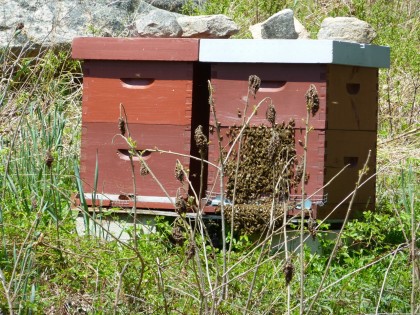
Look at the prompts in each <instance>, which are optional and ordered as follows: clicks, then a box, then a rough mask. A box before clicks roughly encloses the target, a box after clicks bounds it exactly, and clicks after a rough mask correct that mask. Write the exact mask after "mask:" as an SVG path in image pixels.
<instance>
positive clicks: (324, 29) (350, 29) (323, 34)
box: [318, 17, 376, 44]
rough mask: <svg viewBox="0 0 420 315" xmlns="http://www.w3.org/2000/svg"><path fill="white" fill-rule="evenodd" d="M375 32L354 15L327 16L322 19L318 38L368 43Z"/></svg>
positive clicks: (373, 37)
mask: <svg viewBox="0 0 420 315" xmlns="http://www.w3.org/2000/svg"><path fill="white" fill-rule="evenodd" d="M375 37H376V32H375V30H374V29H373V28H372V26H370V25H369V24H368V23H367V22H365V21H362V20H359V19H357V18H355V17H336V18H332V17H328V18H326V19H324V20H323V21H322V24H321V29H320V30H319V32H318V39H332V40H339V41H348V42H356V43H364V44H369V43H371V42H372V40H374V39H375Z"/></svg>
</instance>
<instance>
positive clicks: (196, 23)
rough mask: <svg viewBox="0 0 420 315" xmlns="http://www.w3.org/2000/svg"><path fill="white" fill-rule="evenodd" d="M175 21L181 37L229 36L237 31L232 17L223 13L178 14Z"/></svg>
mask: <svg viewBox="0 0 420 315" xmlns="http://www.w3.org/2000/svg"><path fill="white" fill-rule="evenodd" d="M177 21H178V23H179V25H180V26H181V28H182V37H197V38H229V37H230V36H232V35H234V34H236V33H238V31H239V28H238V26H237V25H236V24H235V23H234V22H233V21H232V19H231V18H229V17H227V16H226V15H223V14H216V15H200V16H180V17H178V19H177Z"/></svg>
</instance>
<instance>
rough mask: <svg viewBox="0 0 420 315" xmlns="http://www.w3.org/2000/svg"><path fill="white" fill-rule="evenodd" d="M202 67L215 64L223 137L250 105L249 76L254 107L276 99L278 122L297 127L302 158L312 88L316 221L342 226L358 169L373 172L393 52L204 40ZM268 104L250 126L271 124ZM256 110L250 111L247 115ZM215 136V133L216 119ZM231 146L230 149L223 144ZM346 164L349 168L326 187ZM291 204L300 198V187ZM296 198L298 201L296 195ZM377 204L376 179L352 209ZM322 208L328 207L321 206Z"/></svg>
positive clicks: (310, 190)
mask: <svg viewBox="0 0 420 315" xmlns="http://www.w3.org/2000/svg"><path fill="white" fill-rule="evenodd" d="M200 62H208V63H211V83H212V86H213V88H214V93H213V96H214V101H215V107H216V111H217V120H218V121H219V123H220V126H221V130H222V134H225V132H226V130H227V129H228V128H229V127H230V126H233V125H240V124H241V123H242V117H238V114H237V113H238V111H242V110H243V108H244V106H245V101H246V98H247V97H246V96H247V91H248V77H249V76H250V75H257V76H259V77H260V78H261V81H262V82H261V87H260V90H259V91H258V93H257V98H256V99H255V100H252V104H251V107H252V105H255V104H258V103H259V102H260V101H261V100H263V99H264V98H265V97H270V98H271V99H272V101H273V103H274V104H275V108H276V111H277V122H281V121H288V120H289V119H290V118H292V119H294V121H295V129H294V132H295V147H296V154H297V157H298V159H301V157H302V155H303V146H302V144H303V143H304V141H305V139H304V135H305V118H306V104H305V93H306V91H307V90H308V88H309V86H310V84H314V85H315V87H316V89H317V91H318V96H319V100H320V104H319V109H318V111H317V112H316V114H315V115H313V116H311V117H310V120H309V125H310V126H311V129H313V130H311V131H310V132H309V136H308V148H307V149H308V150H307V175H308V180H307V184H306V187H305V192H306V193H307V196H308V199H310V200H311V201H312V203H313V205H314V207H313V210H314V214H315V217H316V218H319V219H322V218H325V217H327V216H328V218H329V219H330V220H342V219H343V218H344V216H345V213H346V210H347V207H348V203H349V198H348V199H346V197H347V196H348V195H349V194H350V193H351V192H352V191H353V190H354V188H355V183H356V181H357V178H358V173H359V170H360V169H361V168H362V166H363V164H364V162H365V161H366V159H367V156H368V152H369V150H370V151H371V157H370V160H369V162H368V167H369V171H368V174H367V176H366V177H369V176H371V175H373V174H374V173H375V165H376V135H377V107H378V68H379V67H389V48H388V47H378V46H371V45H364V44H362V45H360V44H353V43H345V42H336V41H300V40H299V41H296V40H201V43H200ZM267 105H268V102H266V103H263V104H262V106H261V107H260V108H259V110H258V113H257V114H256V115H255V116H254V117H253V118H252V120H251V122H250V123H251V125H259V124H268V123H267V120H266V117H265V113H266V109H267ZM251 111H252V108H251V109H249V110H248V114H249V113H250V112H251ZM209 121H210V129H212V127H213V128H214V127H215V121H214V119H213V116H210V120H209ZM223 142H224V145H225V147H227V148H228V147H229V146H228V144H227V141H226V140H224V141H223ZM210 143H211V147H210V149H209V161H210V162H215V161H217V160H218V157H219V150H218V146H217V138H216V134H215V133H213V134H212V133H210ZM346 165H348V166H347V168H346V169H345V170H344V171H343V173H341V175H340V176H338V177H337V178H336V179H334V181H333V182H332V183H331V184H330V185H328V186H326V187H325V185H326V184H327V183H328V182H329V181H330V180H331V179H333V177H334V176H335V175H336V174H337V173H338V172H339V171H340V170H341V169H343V168H344V167H345V166H346ZM216 181H217V172H216V170H215V169H214V168H210V169H209V176H208V187H209V188H210V187H216V188H215V190H216V194H217V188H218V184H216V183H215V182H216ZM296 188H297V189H296V190H295V191H293V192H291V193H292V196H291V198H294V197H295V198H296V199H297V200H300V199H301V196H300V194H301V192H300V188H299V187H296ZM293 194H295V196H293ZM374 202H375V177H374V176H373V178H371V179H370V180H369V181H368V182H366V183H365V184H364V185H363V187H362V188H360V190H359V191H358V192H357V194H356V198H355V200H354V204H353V207H352V209H353V212H352V215H353V216H354V215H355V214H356V212H357V211H359V210H365V209H372V208H373V207H374ZM316 205H318V206H320V205H322V207H318V206H316ZM333 209H335V210H334V211H333V212H332V210H333Z"/></svg>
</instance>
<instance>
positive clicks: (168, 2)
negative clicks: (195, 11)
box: [145, 0, 205, 12]
mask: <svg viewBox="0 0 420 315" xmlns="http://www.w3.org/2000/svg"><path fill="white" fill-rule="evenodd" d="M145 1H146V2H147V3H149V4H151V5H153V6H154V7H156V8H159V9H163V10H167V11H172V12H181V11H182V9H183V8H184V6H186V5H188V6H193V7H201V6H202V5H203V4H204V2H205V0H145Z"/></svg>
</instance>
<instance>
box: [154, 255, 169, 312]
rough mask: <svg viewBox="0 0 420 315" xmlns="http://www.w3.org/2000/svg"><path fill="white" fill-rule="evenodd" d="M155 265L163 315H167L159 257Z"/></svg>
mask: <svg viewBox="0 0 420 315" xmlns="http://www.w3.org/2000/svg"><path fill="white" fill-rule="evenodd" d="M156 264H157V272H158V278H159V281H158V288H159V291H161V293H162V297H163V305H164V307H165V314H166V315H168V314H169V313H168V302H167V301H166V296H165V285H164V283H163V278H162V272H161V270H160V261H159V257H156Z"/></svg>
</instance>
